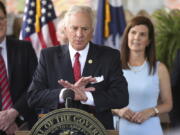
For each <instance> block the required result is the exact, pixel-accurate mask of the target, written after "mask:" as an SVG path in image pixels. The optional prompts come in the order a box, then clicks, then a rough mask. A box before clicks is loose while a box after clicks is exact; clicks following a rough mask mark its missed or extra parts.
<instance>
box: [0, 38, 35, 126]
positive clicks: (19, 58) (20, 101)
mask: <svg viewBox="0 0 180 135" xmlns="http://www.w3.org/2000/svg"><path fill="white" fill-rule="evenodd" d="M6 41H7V42H6V45H7V62H8V75H9V82H10V93H11V97H12V101H13V108H15V109H16V110H17V111H18V112H19V113H20V115H22V116H23V117H24V118H25V120H30V122H33V121H32V120H33V118H34V116H33V117H32V118H31V116H32V115H31V111H30V109H29V108H28V105H27V100H26V99H27V97H26V91H27V89H28V87H29V84H30V82H31V81H32V75H33V73H34V71H35V68H36V66H37V57H36V54H35V52H34V49H33V48H32V45H31V43H30V42H27V41H20V40H16V39H12V38H10V37H7V38H6ZM0 98H1V97H0ZM0 101H1V100H0ZM0 106H1V102H0ZM0 108H1V107H0Z"/></svg>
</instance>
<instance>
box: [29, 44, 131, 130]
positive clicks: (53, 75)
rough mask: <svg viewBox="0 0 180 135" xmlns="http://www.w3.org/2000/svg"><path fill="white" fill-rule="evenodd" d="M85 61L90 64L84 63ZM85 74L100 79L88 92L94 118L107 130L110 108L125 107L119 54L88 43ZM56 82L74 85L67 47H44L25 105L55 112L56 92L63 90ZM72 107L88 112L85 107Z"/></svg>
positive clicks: (125, 100)
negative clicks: (101, 78)
mask: <svg viewBox="0 0 180 135" xmlns="http://www.w3.org/2000/svg"><path fill="white" fill-rule="evenodd" d="M88 60H92V61H93V63H92V64H90V63H88ZM89 75H92V76H94V77H98V76H101V75H103V76H104V81H102V82H100V83H97V84H94V85H92V86H93V87H95V88H96V91H95V92H92V95H93V98H94V102H95V116H96V117H97V118H98V119H99V120H100V121H101V122H102V123H103V124H104V126H105V127H106V128H107V129H112V128H113V120H112V113H111V109H112V108H122V107H124V106H126V105H127V104H128V91H127V83H126V80H125V78H124V76H123V73H122V70H121V63H120V53H119V51H117V50H115V49H111V48H109V47H105V46H98V45H94V44H92V43H90V48H89V52H88V55H87V60H86V63H85V67H84V70H83V74H82V76H89ZM59 79H64V80H68V81H69V82H71V83H74V82H75V81H74V77H73V69H72V64H71V60H70V54H69V50H68V45H65V46H57V47H52V48H47V49H44V50H43V51H42V52H41V56H40V61H39V65H38V67H37V70H36V72H35V75H34V77H33V81H32V83H31V85H30V87H29V90H28V103H29V105H30V106H31V107H33V108H36V109H40V108H44V109H46V110H53V109H57V108H58V103H59V93H60V90H61V89H62V88H63V87H62V86H61V85H59V84H58V82H57V81H58V80H59ZM76 107H77V108H80V109H83V110H86V111H88V112H90V109H88V107H87V106H85V105H82V104H79V105H77V106H76Z"/></svg>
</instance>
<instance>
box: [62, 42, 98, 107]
mask: <svg viewBox="0 0 180 135" xmlns="http://www.w3.org/2000/svg"><path fill="white" fill-rule="evenodd" d="M88 51H89V43H88V44H87V45H86V47H85V48H84V49H83V50H80V51H77V50H75V49H74V48H72V46H71V45H69V53H70V59H71V63H72V67H73V65H74V62H75V57H74V56H75V54H76V53H77V52H78V53H79V54H80V57H79V62H80V64H81V76H82V73H83V69H84V66H85V63H86V58H87V54H88ZM64 90H65V88H64V89H62V90H61V92H60V95H59V98H60V99H59V100H60V103H64V100H63V98H62V95H63V92H64ZM85 94H86V96H87V98H88V99H87V101H86V102H84V101H81V103H82V104H87V105H92V106H94V105H95V104H94V99H93V96H92V93H91V92H85Z"/></svg>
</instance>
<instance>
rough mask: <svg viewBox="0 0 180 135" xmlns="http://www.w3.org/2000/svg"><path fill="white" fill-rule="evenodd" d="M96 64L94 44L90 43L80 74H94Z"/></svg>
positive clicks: (96, 54)
mask: <svg viewBox="0 0 180 135" xmlns="http://www.w3.org/2000/svg"><path fill="white" fill-rule="evenodd" d="M97 66H98V52H97V50H96V49H95V46H94V45H93V44H92V43H90V47H89V51H88V55H87V58H86V63H85V66H84V70H83V75H82V76H90V75H94V73H95V71H96V67H97Z"/></svg>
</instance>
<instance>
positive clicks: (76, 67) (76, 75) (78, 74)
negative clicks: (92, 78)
mask: <svg viewBox="0 0 180 135" xmlns="http://www.w3.org/2000/svg"><path fill="white" fill-rule="evenodd" d="M79 56H80V54H79V53H78V52H77V53H76V54H75V56H74V57H75V61H74V67H73V72H74V79H75V81H78V80H79V79H80V78H81V64H80V62H79Z"/></svg>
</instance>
